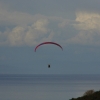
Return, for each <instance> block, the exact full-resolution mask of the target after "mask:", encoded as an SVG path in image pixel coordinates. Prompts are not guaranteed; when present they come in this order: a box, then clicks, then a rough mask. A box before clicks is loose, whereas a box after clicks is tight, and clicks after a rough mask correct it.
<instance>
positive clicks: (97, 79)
mask: <svg viewBox="0 0 100 100" xmlns="http://www.w3.org/2000/svg"><path fill="white" fill-rule="evenodd" d="M91 89H92V90H94V91H98V90H100V75H99V74H68V75H67V74H66V75H60V74H59V75H56V74H55V75H52V74H0V100H70V99H71V98H77V97H79V96H82V95H83V94H84V93H85V92H86V91H87V90H91Z"/></svg>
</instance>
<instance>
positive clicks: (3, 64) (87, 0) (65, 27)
mask: <svg viewBox="0 0 100 100" xmlns="http://www.w3.org/2000/svg"><path fill="white" fill-rule="evenodd" d="M99 4H100V0H74V1H73V0H0V74H99V73H100V5H99ZM48 41H49V42H56V43H58V44H60V45H61V46H62V47H63V51H62V50H61V49H60V48H59V47H57V46H55V45H42V46H41V47H39V48H38V49H37V51H36V52H34V49H35V47H36V46H37V45H38V44H40V43H42V42H48ZM48 64H50V65H51V68H48Z"/></svg>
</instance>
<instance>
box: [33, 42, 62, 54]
mask: <svg viewBox="0 0 100 100" xmlns="http://www.w3.org/2000/svg"><path fill="white" fill-rule="evenodd" d="M44 44H54V45H56V46H58V47H60V48H61V49H62V50H63V48H62V47H61V45H60V44H58V43H55V42H43V43H40V44H39V45H37V46H36V47H35V50H34V51H35V52H36V50H37V48H38V47H39V46H41V45H44Z"/></svg>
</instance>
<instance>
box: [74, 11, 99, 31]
mask: <svg viewBox="0 0 100 100" xmlns="http://www.w3.org/2000/svg"><path fill="white" fill-rule="evenodd" d="M76 22H77V23H78V24H75V27H76V28H77V29H79V30H100V14H99V13H89V12H77V13H76Z"/></svg>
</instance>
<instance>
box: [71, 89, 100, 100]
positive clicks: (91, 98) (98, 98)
mask: <svg viewBox="0 0 100 100" xmlns="http://www.w3.org/2000/svg"><path fill="white" fill-rule="evenodd" d="M89 92H90V91H87V92H86V93H85V94H84V96H82V97H78V98H72V99H70V100H100V91H96V92H93V91H92V92H91V93H89Z"/></svg>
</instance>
